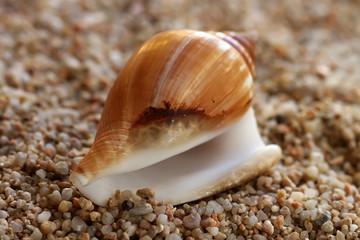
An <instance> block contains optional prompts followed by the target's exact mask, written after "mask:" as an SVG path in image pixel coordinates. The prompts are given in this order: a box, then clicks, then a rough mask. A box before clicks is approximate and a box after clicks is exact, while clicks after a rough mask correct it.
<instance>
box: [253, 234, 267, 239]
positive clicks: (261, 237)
mask: <svg viewBox="0 0 360 240" xmlns="http://www.w3.org/2000/svg"><path fill="white" fill-rule="evenodd" d="M253 239H254V240H266V239H267V238H266V237H265V236H263V235H261V234H254V236H253Z"/></svg>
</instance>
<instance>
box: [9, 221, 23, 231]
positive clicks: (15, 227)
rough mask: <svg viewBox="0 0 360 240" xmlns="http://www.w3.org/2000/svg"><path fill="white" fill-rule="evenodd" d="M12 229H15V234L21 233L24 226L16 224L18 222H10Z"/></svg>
mask: <svg viewBox="0 0 360 240" xmlns="http://www.w3.org/2000/svg"><path fill="white" fill-rule="evenodd" d="M10 227H11V228H12V229H13V231H14V232H16V233H17V232H21V231H22V230H23V226H22V225H21V224H20V223H18V222H16V221H11V222H10Z"/></svg>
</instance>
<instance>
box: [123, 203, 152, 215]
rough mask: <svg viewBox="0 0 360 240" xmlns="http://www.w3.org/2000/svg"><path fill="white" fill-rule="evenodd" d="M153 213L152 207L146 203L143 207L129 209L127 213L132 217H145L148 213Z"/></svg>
mask: <svg viewBox="0 0 360 240" xmlns="http://www.w3.org/2000/svg"><path fill="white" fill-rule="evenodd" d="M152 211H153V208H152V206H151V205H150V204H149V203H146V204H145V205H143V206H138V207H135V208H133V209H131V210H130V211H129V212H130V214H132V215H145V214H148V213H151V212H152Z"/></svg>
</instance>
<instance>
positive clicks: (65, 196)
mask: <svg viewBox="0 0 360 240" xmlns="http://www.w3.org/2000/svg"><path fill="white" fill-rule="evenodd" d="M72 194H73V190H72V189H71V188H64V189H63V190H62V191H61V198H62V200H70V198H71V197H72Z"/></svg>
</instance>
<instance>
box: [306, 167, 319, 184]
mask: <svg viewBox="0 0 360 240" xmlns="http://www.w3.org/2000/svg"><path fill="white" fill-rule="evenodd" d="M304 175H305V177H306V178H308V179H310V180H313V181H314V180H316V179H317V177H318V175H319V169H318V168H317V167H316V166H309V167H307V168H306V169H305V171H304Z"/></svg>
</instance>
